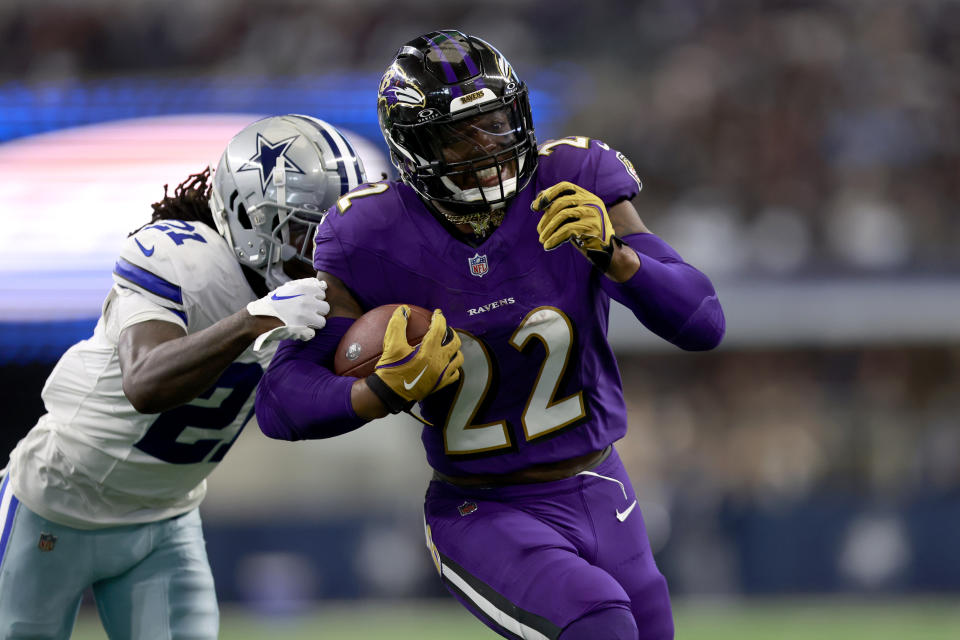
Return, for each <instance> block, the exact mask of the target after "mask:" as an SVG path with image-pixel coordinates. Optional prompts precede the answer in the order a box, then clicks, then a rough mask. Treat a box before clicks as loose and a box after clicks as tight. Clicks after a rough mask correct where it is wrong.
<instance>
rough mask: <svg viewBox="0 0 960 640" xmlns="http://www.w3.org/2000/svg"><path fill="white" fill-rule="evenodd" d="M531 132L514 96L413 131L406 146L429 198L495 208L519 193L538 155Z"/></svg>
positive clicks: (447, 203)
mask: <svg viewBox="0 0 960 640" xmlns="http://www.w3.org/2000/svg"><path fill="white" fill-rule="evenodd" d="M528 128H529V127H528V125H527V124H526V119H525V118H524V117H523V111H522V109H521V105H520V102H519V100H517V99H516V97H512V98H511V99H507V100H506V101H505V102H499V101H498V102H495V103H491V104H485V105H481V106H480V107H479V108H477V109H475V110H471V113H470V114H469V115H466V116H461V117H457V118H456V119H454V118H445V119H443V120H436V121H434V122H430V123H427V124H421V125H418V126H414V127H410V128H409V129H407V131H406V132H405V133H406V137H405V141H406V142H407V144H408V145H409V148H410V149H411V151H412V152H413V155H414V157H415V159H416V168H415V169H414V173H415V174H416V177H417V178H418V179H419V180H420V181H421V184H422V187H423V189H424V191H425V193H426V195H428V196H429V197H430V198H432V199H433V200H435V201H437V202H440V203H443V204H446V205H450V204H467V203H472V204H474V205H481V206H482V208H489V207H490V206H493V205H498V204H502V203H504V202H506V201H507V200H508V199H509V198H511V197H512V196H513V195H515V194H516V192H517V190H518V179H519V178H520V177H521V174H523V173H524V172H523V169H524V162H525V161H527V162H529V158H527V155H528V154H529V153H530V152H531V151H532V144H531V136H530V135H529V131H528V130H527V129H528ZM534 153H535V151H534Z"/></svg>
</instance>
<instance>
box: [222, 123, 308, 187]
mask: <svg viewBox="0 0 960 640" xmlns="http://www.w3.org/2000/svg"><path fill="white" fill-rule="evenodd" d="M299 137H300V136H293V137H292V138H287V139H286V140H281V141H280V142H270V141H269V140H267V139H266V138H264V137H263V136H262V135H260V134H259V133H258V134H257V153H256V154H255V155H254V156H253V157H252V158H250V159H249V160H248V161H247V162H245V163H244V164H243V166H242V167H240V168H239V169H237V171H254V170H256V171H259V172H260V190H261V194H260V195H266V194H267V186H268V185H269V184H270V181H271V180H272V179H273V169H274V167H276V166H277V163H278V162H283V163H284V164H283V165H281V166H282V167H283V168H284V170H285V171H292V172H294V173H303V170H302V169H301V168H300V167H298V166H297V165H296V164H295V163H294V162H293V160H291V159H290V158H288V157H287V156H286V155H284V154H286V153H287V149H289V148H290V145H292V144H293V141H294V140H296V139H297V138H299Z"/></svg>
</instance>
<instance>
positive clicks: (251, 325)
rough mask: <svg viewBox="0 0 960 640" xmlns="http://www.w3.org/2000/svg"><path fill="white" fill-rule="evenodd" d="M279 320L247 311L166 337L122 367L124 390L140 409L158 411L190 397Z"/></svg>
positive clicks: (194, 396)
mask: <svg viewBox="0 0 960 640" xmlns="http://www.w3.org/2000/svg"><path fill="white" fill-rule="evenodd" d="M279 324H280V321H279V320H277V319H276V318H272V317H262V316H256V317H255V316H251V315H250V314H249V313H247V311H246V310H245V309H244V310H241V311H238V312H237V313H235V314H233V315H231V316H228V317H227V318H224V319H223V320H220V321H219V322H217V323H216V324H214V325H212V326H210V327H208V328H206V329H204V330H203V331H198V332H197V333H193V334H189V335H185V336H182V337H180V338H176V339H173V340H167V341H165V342H161V343H159V344H157V345H155V346H153V347H150V348H149V350H146V351H144V352H143V353H142V354H138V356H137V357H136V358H135V359H134V360H133V361H132V363H131V364H130V365H129V366H128V367H127V368H125V369H124V371H123V389H124V393H125V394H126V395H127V397H128V399H129V400H130V401H131V403H132V404H133V406H134V407H135V408H136V409H137V411H140V412H141V413H159V412H161V411H166V410H168V409H172V408H174V407H178V406H180V405H182V404H185V403H187V402H190V401H191V400H193V399H194V398H196V397H197V396H198V395H199V394H200V393H202V392H204V391H206V390H207V389H209V388H210V387H211V386H212V385H213V384H214V383H215V382H216V381H217V379H218V378H219V377H220V375H221V374H222V373H223V371H224V369H226V368H227V367H228V366H229V365H230V364H231V363H232V362H233V361H234V360H236V359H237V357H238V356H239V355H240V354H241V353H243V352H244V351H245V350H246V348H247V347H248V346H250V344H251V343H252V342H253V340H254V339H255V338H256V337H257V336H258V335H260V334H261V333H263V332H265V331H269V330H271V329H273V328H275V327H276V326H278V325H279Z"/></svg>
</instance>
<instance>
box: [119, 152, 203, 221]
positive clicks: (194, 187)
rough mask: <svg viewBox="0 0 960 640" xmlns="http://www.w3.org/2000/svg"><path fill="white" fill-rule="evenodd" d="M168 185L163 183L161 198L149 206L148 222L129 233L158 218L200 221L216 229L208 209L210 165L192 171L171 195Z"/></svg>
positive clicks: (158, 219)
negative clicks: (151, 209) (198, 170)
mask: <svg viewBox="0 0 960 640" xmlns="http://www.w3.org/2000/svg"><path fill="white" fill-rule="evenodd" d="M169 186H170V185H168V184H165V185H163V200H161V201H160V202H154V203H153V204H151V205H150V206H151V207H152V208H153V215H152V216H150V222H147V223H146V224H144V225H143V226H141V227H139V228H137V229H135V230H133V231H131V232H130V234H129V235H131V236H132V235H133V234H135V233H136V232H137V231H140V229H143V227H145V226H147V225H148V224H153V223H154V222H158V221H160V220H185V221H188V222H189V221H196V222H202V223H204V224H206V225H207V226H209V227H211V228H213V229H216V225H215V224H214V222H213V213H211V211H210V204H209V200H210V189H211V188H212V185H211V184H210V167H207V168H206V169H204V170H203V171H201V172H200V173H194V174H192V175H191V176H190V177H189V178H187V179H186V180H184V181H183V182H181V183H180V184H178V185H177V188H176V189H174V190H173V195H172V196H171V195H169V194H168V193H167V190H168V188H169Z"/></svg>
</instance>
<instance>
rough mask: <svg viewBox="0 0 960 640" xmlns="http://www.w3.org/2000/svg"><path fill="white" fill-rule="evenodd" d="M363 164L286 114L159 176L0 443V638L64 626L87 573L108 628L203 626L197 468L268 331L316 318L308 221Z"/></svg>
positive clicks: (51, 632)
mask: <svg viewBox="0 0 960 640" xmlns="http://www.w3.org/2000/svg"><path fill="white" fill-rule="evenodd" d="M363 181H364V174H363V167H362V164H361V162H360V159H359V158H358V156H357V154H356V153H355V152H354V150H353V148H352V147H351V145H350V144H349V142H347V140H346V139H345V138H344V137H343V135H342V134H340V132H338V131H337V130H336V129H335V128H333V127H332V126H330V125H329V124H327V123H325V122H322V121H320V120H317V119H314V118H310V117H306V116H297V115H288V116H278V117H271V118H266V119H264V120H259V121H257V122H255V123H253V124H251V125H249V126H248V127H246V128H245V129H244V130H243V131H241V132H240V133H239V134H237V135H236V136H235V137H234V138H233V140H231V142H230V143H229V144H228V146H227V148H226V150H225V151H224V153H223V156H222V158H221V159H220V163H219V166H218V167H217V169H216V171H214V172H213V173H212V184H210V183H211V172H210V170H209V169H208V170H206V171H204V172H202V173H200V174H196V175H193V176H191V177H190V178H189V179H188V180H187V181H185V182H184V183H183V184H181V185H180V186H178V187H177V188H176V189H175V191H174V194H173V195H172V196H169V195H167V192H166V187H164V199H163V200H162V201H161V202H159V203H156V204H154V205H153V209H154V213H153V217H152V219H151V220H150V222H149V223H148V224H146V225H145V226H143V227H141V228H140V229H138V230H137V231H135V232H133V233H132V234H131V235H130V236H129V238H127V241H126V244H125V245H124V247H123V249H122V251H121V254H120V257H119V258H118V259H117V262H116V266H115V268H114V272H113V278H114V285H113V288H112V289H111V291H110V293H109V294H108V295H107V297H106V300H105V301H104V303H103V309H102V315H101V317H100V319H99V321H98V323H97V326H96V329H95V330H94V334H93V336H92V337H91V338H89V339H87V340H84V341H82V342H80V343H78V344H76V345H74V346H73V347H71V348H70V349H69V350H68V351H67V352H66V353H65V354H64V355H63V357H61V359H60V361H59V362H58V363H57V365H56V367H55V368H54V370H53V372H52V373H51V374H50V377H49V378H48V380H47V382H46V384H45V386H44V388H43V392H42V397H43V400H44V404H45V406H46V411H47V413H46V414H45V415H44V416H43V417H41V418H40V421H39V422H38V423H37V424H36V426H34V427H33V429H31V430H30V432H29V433H28V434H27V435H26V436H25V437H24V438H23V439H22V440H21V441H20V442H19V444H18V445H17V446H16V448H15V449H14V450H13V452H12V453H11V454H10V463H9V466H8V467H7V469H6V470H5V473H4V474H3V479H2V484H0V638H7V639H8V638H69V636H70V634H71V632H72V629H73V625H74V623H75V620H76V616H77V612H78V610H79V607H80V603H81V598H82V595H83V592H84V590H85V589H86V588H87V587H92V589H93V594H94V597H95V600H96V603H97V608H98V610H99V613H100V619H101V621H102V623H103V626H104V628H105V629H106V632H107V635H108V636H109V637H110V638H112V639H120V638H125V639H142V638H171V639H172V638H177V639H180V638H184V639H185V638H191V639H193V638H196V639H210V640H213V639H215V638H216V637H217V634H218V626H219V619H218V618H219V615H218V610H217V602H216V596H215V592H214V585H213V577H212V574H211V571H210V566H209V563H208V561H207V555H206V551H205V547H204V540H203V533H202V530H201V523H200V515H199V511H198V505H199V504H200V501H201V500H202V499H203V497H204V494H205V491H206V481H205V478H206V476H207V475H208V474H209V473H210V472H211V471H212V470H213V469H214V468H215V467H216V465H217V463H219V462H220V461H221V460H222V459H223V457H224V455H225V454H226V453H227V451H228V450H229V449H230V446H231V444H232V443H233V442H234V440H235V439H236V438H237V436H238V435H239V433H240V431H241V429H243V427H244V425H245V424H246V423H247V421H248V420H249V419H250V418H251V417H252V416H253V402H254V390H255V388H256V386H257V383H258V381H259V380H260V377H261V375H262V373H263V369H264V368H265V367H266V365H267V364H268V362H269V360H270V358H271V356H272V355H273V352H274V351H275V349H276V341H277V340H279V339H281V338H296V339H300V340H308V339H310V338H312V337H313V336H314V334H315V330H317V329H321V328H322V327H323V326H324V323H325V317H324V316H325V314H326V313H327V312H328V311H329V309H330V307H329V305H328V304H327V302H326V301H325V293H324V291H325V288H326V287H325V283H323V282H322V281H320V280H318V279H317V278H316V277H315V275H316V273H315V271H314V270H313V267H312V263H311V260H312V251H313V231H314V228H315V226H316V224H318V223H319V222H320V220H322V215H323V212H324V211H325V210H326V209H328V208H329V207H331V206H332V205H334V203H335V202H336V201H337V199H338V198H339V197H340V196H341V195H342V194H344V193H346V192H347V191H348V190H350V189H352V188H354V187H356V186H357V185H358V184H360V183H361V182H363ZM270 289H273V291H272V292H270V291H269V290H270Z"/></svg>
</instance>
